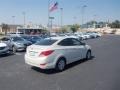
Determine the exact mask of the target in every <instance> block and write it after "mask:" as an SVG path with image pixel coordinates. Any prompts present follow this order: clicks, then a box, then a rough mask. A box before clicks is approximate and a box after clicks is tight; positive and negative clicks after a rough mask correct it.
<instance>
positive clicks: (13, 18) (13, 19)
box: [12, 16, 15, 25]
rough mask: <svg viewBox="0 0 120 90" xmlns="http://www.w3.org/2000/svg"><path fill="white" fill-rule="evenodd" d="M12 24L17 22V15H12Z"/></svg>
mask: <svg viewBox="0 0 120 90" xmlns="http://www.w3.org/2000/svg"><path fill="white" fill-rule="evenodd" d="M12 24H13V25H14V24H15V16H12Z"/></svg>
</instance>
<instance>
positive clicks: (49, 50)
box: [25, 37, 91, 71]
mask: <svg viewBox="0 0 120 90" xmlns="http://www.w3.org/2000/svg"><path fill="white" fill-rule="evenodd" d="M84 58H86V59H90V58H91V47H90V46H88V45H86V44H85V43H82V42H80V41H79V40H78V39H76V38H72V37H52V38H47V39H44V40H41V41H39V42H37V43H36V44H34V45H31V46H28V47H27V51H26V54H25V63H27V64H29V65H31V66H35V67H39V68H41V69H52V68H54V69H56V70H58V71H63V70H64V69H65V66H66V65H67V64H70V63H72V62H75V61H78V60H80V59H84Z"/></svg>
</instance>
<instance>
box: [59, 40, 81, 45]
mask: <svg viewBox="0 0 120 90" xmlns="http://www.w3.org/2000/svg"><path fill="white" fill-rule="evenodd" d="M58 45H61V46H76V45H80V42H79V41H78V40H77V39H74V38H67V39H64V40H62V41H61V42H59V43H58Z"/></svg>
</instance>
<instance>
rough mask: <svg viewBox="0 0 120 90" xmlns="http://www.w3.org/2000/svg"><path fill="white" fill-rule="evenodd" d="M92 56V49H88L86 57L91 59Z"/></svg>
mask: <svg viewBox="0 0 120 90" xmlns="http://www.w3.org/2000/svg"><path fill="white" fill-rule="evenodd" d="M91 57H92V54H91V50H88V51H87V54H86V59H87V60H89V59H91Z"/></svg>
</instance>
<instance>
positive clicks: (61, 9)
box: [60, 8, 63, 30]
mask: <svg viewBox="0 0 120 90" xmlns="http://www.w3.org/2000/svg"><path fill="white" fill-rule="evenodd" d="M60 11H61V30H62V26H63V8H60Z"/></svg>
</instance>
